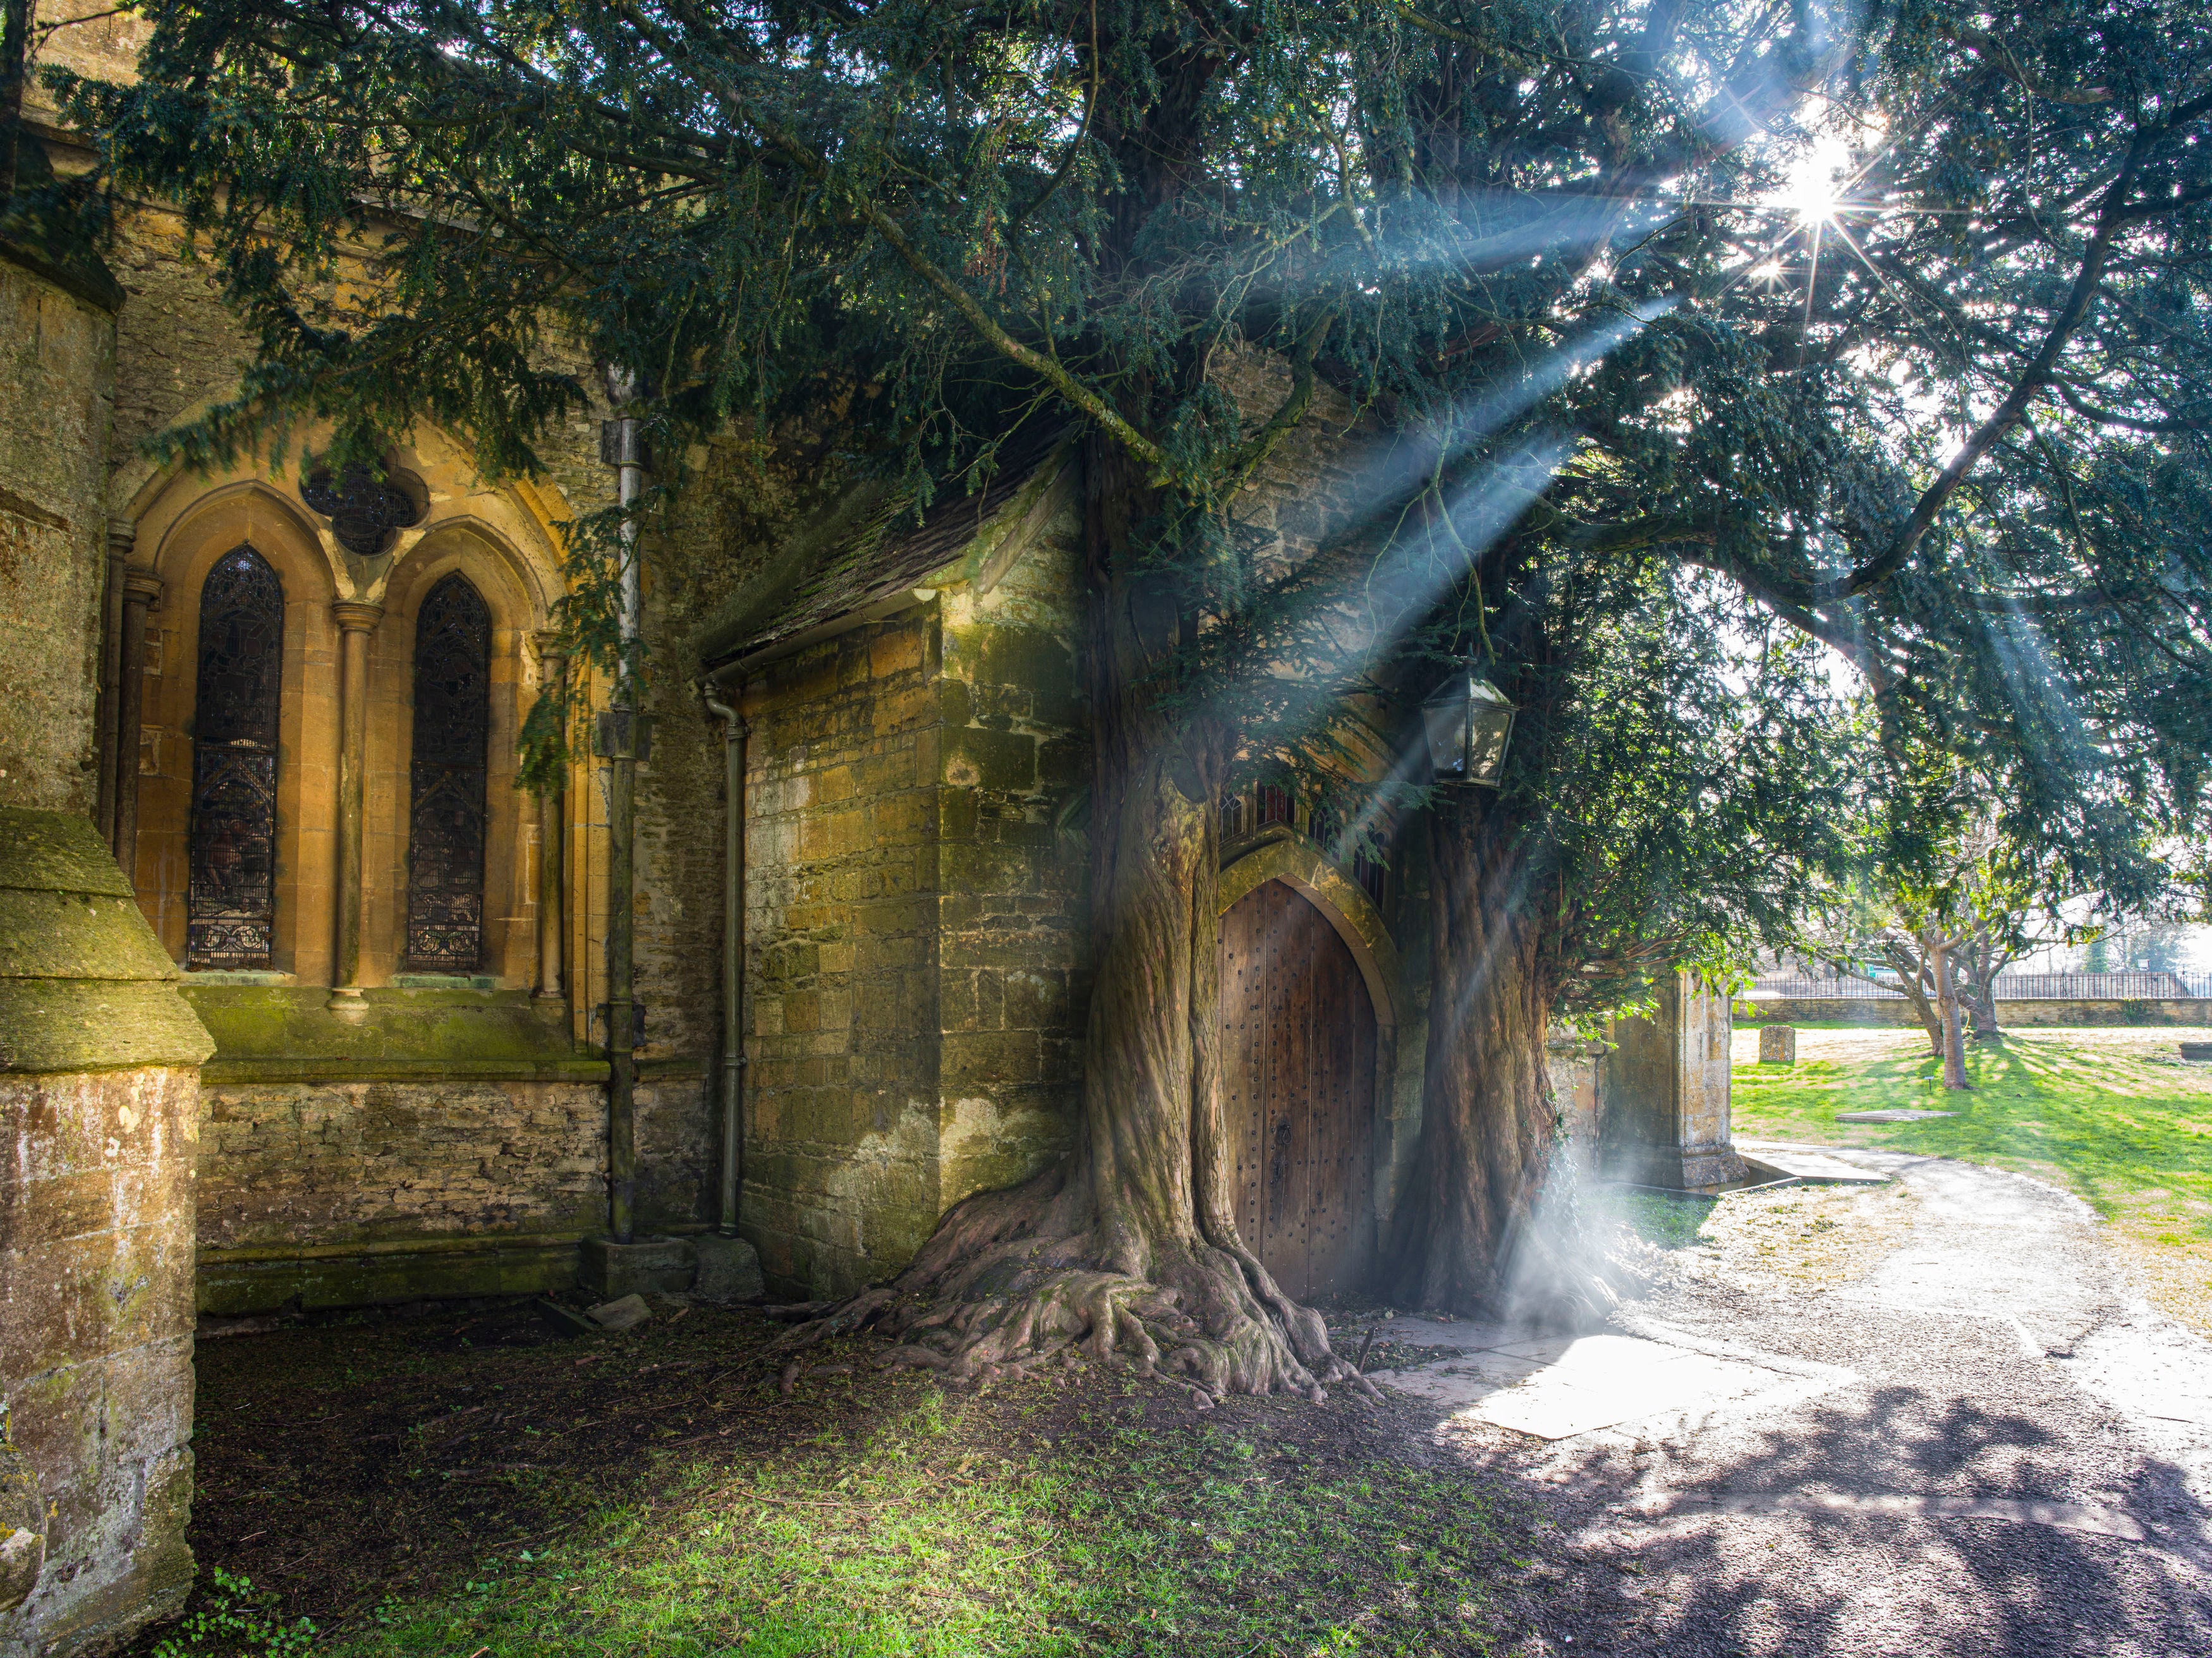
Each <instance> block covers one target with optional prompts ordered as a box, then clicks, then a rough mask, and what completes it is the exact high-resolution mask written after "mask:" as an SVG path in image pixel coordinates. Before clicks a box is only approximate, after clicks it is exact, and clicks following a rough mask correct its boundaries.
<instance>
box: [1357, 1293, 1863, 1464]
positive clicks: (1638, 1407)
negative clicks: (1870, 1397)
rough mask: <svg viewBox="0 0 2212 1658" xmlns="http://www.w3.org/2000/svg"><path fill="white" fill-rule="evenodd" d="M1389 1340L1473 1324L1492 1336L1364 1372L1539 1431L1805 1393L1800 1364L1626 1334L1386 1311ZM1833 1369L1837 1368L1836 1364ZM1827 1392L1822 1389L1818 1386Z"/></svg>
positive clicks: (1464, 1332)
mask: <svg viewBox="0 0 2212 1658" xmlns="http://www.w3.org/2000/svg"><path fill="white" fill-rule="evenodd" d="M1384 1328H1386V1329H1388V1330H1389V1333H1390V1336H1391V1339H1393V1340H1395V1341H1401V1342H1405V1343H1407V1344H1408V1345H1413V1346H1420V1347H1448V1346H1453V1345H1458V1344H1459V1343H1461V1342H1463V1341H1465V1340H1466V1339H1468V1335H1470V1334H1476V1333H1479V1334H1480V1336H1481V1337H1482V1338H1484V1339H1489V1340H1492V1341H1493V1342H1495V1344H1496V1345H1492V1346H1489V1347H1485V1348H1480V1349H1473V1350H1469V1349H1464V1348H1463V1349H1462V1353H1461V1356H1460V1357H1456V1358H1449V1359H1437V1360H1434V1361H1432V1362H1431V1363H1426V1364H1415V1365H1408V1366H1407V1367H1406V1368H1405V1369H1403V1370H1377V1371H1376V1372H1375V1373H1374V1375H1373V1376H1372V1378H1371V1379H1372V1380H1373V1381H1374V1382H1376V1383H1377V1384H1378V1385H1379V1386H1383V1387H1388V1388H1395V1389H1396V1390H1398V1391H1399V1392H1401V1393H1404V1394H1412V1395H1413V1396H1414V1397H1416V1398H1420V1399H1426V1400H1430V1401H1431V1403H1433V1404H1437V1405H1441V1406H1444V1407H1445V1408H1446V1409H1448V1410H1450V1411H1451V1412H1453V1414H1454V1415H1455V1417H1458V1418H1464V1419H1468V1420H1472V1421H1480V1422H1487V1423H1491V1424H1494V1425H1495V1426H1498V1427H1501V1428H1510V1429H1512V1430H1515V1431H1516V1432H1518V1433H1524V1434H1528V1435H1531V1436H1534V1437H1535V1438H1538V1439H1549V1440H1559V1439H1572V1438H1575V1437H1577V1436H1580V1435H1583V1434H1586V1433H1593V1432H1595V1431H1596V1430H1599V1429H1601V1428H1612V1427H1617V1426H1619V1425H1620V1424H1622V1423H1625V1422H1635V1421H1640V1420H1642V1419H1644V1418H1647V1417H1653V1416H1660V1415H1664V1414H1668V1413H1670V1412H1701V1411H1705V1410H1710V1409H1713V1408H1717V1407H1718V1406H1723V1405H1731V1406H1747V1405H1748V1404H1750V1403H1752V1402H1753V1401H1754V1400H1756V1399H1758V1398H1759V1396H1761V1395H1768V1394H1771V1395H1775V1396H1781V1395H1783V1394H1787V1395H1788V1396H1789V1397H1790V1398H1791V1399H1793V1400H1794V1399H1800V1398H1802V1397H1804V1395H1805V1390H1806V1382H1805V1378H1804V1376H1803V1375H1802V1370H1803V1368H1804V1367H1802V1366H1790V1367H1789V1368H1788V1369H1786V1370H1785V1369H1783V1368H1779V1367H1769V1366H1766V1365H1763V1364H1761V1363H1758V1362H1757V1361H1756V1360H1755V1359H1753V1358H1747V1357H1722V1356H1717V1355H1715V1354H1712V1353H1710V1352H1701V1351H1694V1350H1692V1349H1691V1348H1688V1347H1679V1346H1675V1345H1672V1344H1670V1343H1668V1342H1664V1341H1656V1340H1650V1339H1645V1338H1644V1337H1641V1336H1628V1335H1612V1334H1601V1335H1583V1336H1559V1335H1531V1334H1528V1333H1525V1332H1524V1333H1514V1332H1512V1331H1510V1330H1508V1329H1506V1328H1505V1327H1502V1326H1498V1325H1490V1326H1480V1325H1450V1324H1440V1323H1437V1322H1434V1321H1430V1320H1427V1319H1418V1318H1403V1319H1393V1320H1391V1321H1389V1324H1388V1325H1386V1326H1385V1327H1384ZM1839 1375H1840V1373H1839ZM1819 1390H1820V1391H1825V1388H1821V1389H1819Z"/></svg>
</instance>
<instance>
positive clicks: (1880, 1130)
mask: <svg viewBox="0 0 2212 1658" xmlns="http://www.w3.org/2000/svg"><path fill="white" fill-rule="evenodd" d="M2202 1035H2203V1032H2202V1031H2201V1030H2199V1029H2195V1028H2180V1027H2143V1026H2136V1027H2108V1028H2091V1029H2021V1030H2015V1031H2008V1033H2007V1034H2006V1038H2005V1041H2004V1042H2002V1044H1996V1045H1984V1044H1981V1043H1973V1044H1970V1045H1969V1048H1968V1053H1967V1062H1968V1066H1969V1068H1970V1073H1971V1075H1972V1078H1973V1080H1974V1084H1975V1086H1974V1087H1973V1088H1972V1089H1971V1090H1966V1091H1964V1092H1954V1091H1949V1090H1945V1089H1943V1088H1942V1086H1941V1085H1940V1080H1939V1078H1937V1076H1936V1066H1935V1062H1934V1061H1933V1060H1931V1059H1929V1057H1928V1055H1927V1042H1926V1039H1925V1038H1924V1037H1923V1036H1922V1035H1921V1034H1920V1033H1919V1032H1918V1031H1917V1030H1900V1029H1809V1028H1807V1027H1804V1026H1800V1027H1798V1035H1797V1054H1798V1059H1797V1063H1796V1065H1794V1066H1767V1065H1760V1064H1759V1063H1758V1040H1759V1037H1758V1031H1757V1030H1756V1029H1743V1030H1739V1031H1738V1032H1736V1034H1735V1048H1734V1050H1733V1057H1734V1060H1735V1107H1734V1110H1735V1128H1736V1132H1737V1133H1739V1134H1740V1135H1746V1136H1750V1135H1771V1136H1773V1137H1774V1138H1776V1139H1788V1140H1796V1141H1801V1142H1804V1143H1808V1144H1814V1145H1865V1146H1881V1147H1885V1148H1887V1149H1891V1150H1894V1151H1912V1152H1918V1153H1921V1154H1923V1155H1927V1156H1935V1157H1958V1158H1960V1159H1962V1160H1964V1161H1966V1162H1969V1163H1982V1164H1984V1165H1986V1166H1988V1167H1990V1168H1994V1169H2006V1170H2008V1171H2010V1172H2013V1173H2015V1174H2024V1175H2033V1176H2034V1177H2036V1178H2038V1179H2040V1180H2045V1181H2050V1182H2051V1184H2052V1185H2055V1186H2057V1187H2060V1188H2062V1189H2063V1190H2066V1191H2070V1192H2072V1193H2075V1194H2076V1195H2078V1196H2080V1197H2081V1198H2083V1199H2087V1201H2088V1203H2089V1204H2090V1206H2092V1207H2093V1208H2094V1209H2095V1210H2096V1212H2097V1213H2098V1214H2099V1215H2100V1217H2101V1218H2103V1219H2104V1220H2105V1222H2106V1238H2107V1242H2109V1243H2110V1244H2111V1245H2112V1248H2114V1250H2115V1251H2116V1252H2117V1253H2118V1254H2119V1255H2120V1257H2121V1258H2122V1259H2123V1260H2125V1261H2126V1262H2127V1263H2129V1264H2130V1266H2133V1267H2134V1268H2135V1269H2136V1271H2137V1272H2139V1273H2140V1274H2141V1276H2142V1280H2143V1284H2144V1288H2145V1291H2146V1293H2147V1294H2148V1296H2149V1297H2150V1298H2151V1300H2152V1301H2153V1303H2154V1304H2156V1305H2157V1306H2159V1307H2160V1309H2163V1310H2164V1311H2166V1312H2167V1313H2168V1314H2171V1315H2172V1316H2174V1317H2176V1318H2178V1319H2180V1320H2182V1321H2185V1322H2186V1323H2188V1324H2190V1325H2191V1326H2192V1327H2195V1328H2196V1329H2197V1330H2198V1331H2200V1332H2202V1333H2206V1334H2212V1134H2208V1133H2207V1132H2206V1130H2207V1127H2208V1125H2212V1066H2205V1065H2192V1064H2190V1063H2188V1062H2186V1061H2185V1060H2182V1059H2181V1057H2180V1054H2179V1043H2180V1042H2182V1041H2184V1040H2188V1039H2195V1038H2200V1037H2201V1036H2202ZM1885 1108H1914V1109H1930V1110H1945V1111H1954V1112H1957V1113H1958V1115H1957V1116H1955V1117H1953V1118H1948V1119H1941V1120H1934V1121H1925V1122H1913V1123H1844V1122H1838V1121H1837V1120H1836V1119H1837V1117H1838V1114H1841V1113H1844V1112H1850V1111H1865V1110H1877V1109H1885Z"/></svg>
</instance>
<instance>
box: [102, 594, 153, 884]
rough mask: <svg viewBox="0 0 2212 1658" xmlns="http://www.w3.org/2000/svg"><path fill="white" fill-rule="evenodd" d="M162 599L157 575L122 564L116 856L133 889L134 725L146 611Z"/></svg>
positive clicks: (141, 686) (142, 699) (142, 687)
mask: <svg viewBox="0 0 2212 1658" xmlns="http://www.w3.org/2000/svg"><path fill="white" fill-rule="evenodd" d="M159 604H161V577H159V576H157V575H155V574H154V573H153V572H152V571H151V570H138V569H126V570H125V572H124V577H123V634H122V637H121V639H120V640H119V641H118V651H117V664H116V669H117V676H118V680H119V682H120V683H118V687H117V691H118V695H117V697H116V705H117V706H116V722H115V832H114V837H113V839H112V841H111V843H110V844H112V846H113V847H114V848H115V861H116V862H117V863H118V864H120V865H122V866H123V873H124V876H125V878H126V879H128V880H129V881H130V883H131V886H132V887H133V889H134V890H135V889H136V888H137V884H138V731H139V727H140V726H141V724H142V723H143V710H144V708H145V704H146V667H145V650H146V616H147V613H148V612H149V611H150V610H154V609H155V607H157V606H158V605H159Z"/></svg>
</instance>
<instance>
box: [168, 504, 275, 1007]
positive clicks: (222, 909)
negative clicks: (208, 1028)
mask: <svg viewBox="0 0 2212 1658" xmlns="http://www.w3.org/2000/svg"><path fill="white" fill-rule="evenodd" d="M283 667H284V585H283V582H281V581H279V580H277V578H276V571H274V570H272V569H271V568H269V563H268V561H267V560H265V559H264V558H263V557H262V556H261V555H260V554H258V553H257V552H255V551H254V550H253V549H252V548H251V547H240V548H238V549H237V550H234V551H233V552H229V553H226V554H225V555H224V556H222V558H221V559H219V560H217V561H216V567H215V568H213V569H212V570H210V571H209V572H208V577H207V581H206V583H205V585H204V586H202V587H201V589H200V639H199V684H198V692H197V701H196V703H195V705H194V712H193V717H192V806H191V814H192V815H191V834H190V846H191V877H190V882H189V884H188V886H187V888H186V893H185V960H186V961H187V963H190V965H191V966H193V967H196V968H266V967H268V966H269V965H270V952H271V951H272V950H273V949H274V948H275V945H276V720H277V701H278V696H277V694H278V691H279V689H280V687H281V683H282V679H283Z"/></svg>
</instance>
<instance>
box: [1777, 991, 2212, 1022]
mask: <svg viewBox="0 0 2212 1658" xmlns="http://www.w3.org/2000/svg"><path fill="white" fill-rule="evenodd" d="M1735 1017H1737V1018H1739V1019H1741V1020H1742V1021H1743V1022H1744V1023H1747V1024H1857V1025H1876V1026H1897V1027H1899V1028H1901V1029H1909V1030H1917V1029H1920V1021H1919V1020H1918V1019H1917V1018H1916V1017H1913V1012H1912V1007H1911V1004H1910V1003H1909V1002H1907V1001H1906V1000H1905V999H1904V998H1903V997H1902V996H1835V997H1820V998H1805V999H1764V998H1762V999H1758V1000H1752V999H1746V998H1741V997H1740V998H1738V999H1737V1000H1736V1003H1735ZM1997 1024H1998V1027H1999V1028H2000V1029H2005V1028H2008V1027H2017V1028H2019V1029H2029V1030H2032V1029H2038V1028H2043V1029H2051V1028H2054V1027H2063V1026H2069V1025H2079V1026H2123V1027H2125V1026H2144V1027H2152V1028H2154V1027H2157V1026H2160V1025H2203V1026H2212V997H2196V998H2182V997H2173V998H2169V999H2163V1000H2157V1001H2061V1000H2057V999H2052V1000H2049V1001H2045V1000H2043V999H2032V1000H2018V1001H2001V1002H1999V1003H1998V1004H1997Z"/></svg>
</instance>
